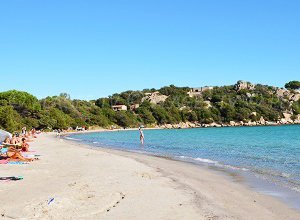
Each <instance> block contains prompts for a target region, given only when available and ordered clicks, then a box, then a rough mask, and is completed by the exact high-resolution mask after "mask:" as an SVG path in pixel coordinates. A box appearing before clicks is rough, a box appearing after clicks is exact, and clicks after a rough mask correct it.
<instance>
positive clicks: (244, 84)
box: [235, 80, 255, 91]
mask: <svg viewBox="0 0 300 220" xmlns="http://www.w3.org/2000/svg"><path fill="white" fill-rule="evenodd" d="M235 89H236V90H237V91H240V90H242V89H249V90H254V89H255V85H254V84H252V83H250V82H246V81H241V80H240V81H238V82H237V83H236V84H235Z"/></svg>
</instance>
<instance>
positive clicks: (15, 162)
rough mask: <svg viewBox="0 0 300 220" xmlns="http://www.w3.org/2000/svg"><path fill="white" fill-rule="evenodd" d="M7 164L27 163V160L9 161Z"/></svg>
mask: <svg viewBox="0 0 300 220" xmlns="http://www.w3.org/2000/svg"><path fill="white" fill-rule="evenodd" d="M7 164H28V162H23V161H9V162H8V163H7Z"/></svg>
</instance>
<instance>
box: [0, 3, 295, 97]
mask: <svg viewBox="0 0 300 220" xmlns="http://www.w3.org/2000/svg"><path fill="white" fill-rule="evenodd" d="M299 11H300V1H296V0H295V1H293V0H289V1H284V0H280V1H279V0H264V1H261V0H248V1H247V0H244V1H241V0H226V1H224V0H218V1H217V0H206V1H204V0H203V1H202V0H195V1H189V0H181V1H179V0H144V1H143V0H137V1H134V0H132V1H129V0H119V1H116V0H115V1H114V0H109V1H108V0H106V1H100V0H99V1H91V0H84V1H83V0H81V1H76V0H72V1H67V0H64V1H58V0H57V1H55V0H51V1H50V0H49V1H46V0H45V1H40V0H35V1H32V0H26V1H25V0H3V1H1V6H0V27H1V28H0V75H1V76H2V79H3V77H7V78H6V79H5V80H3V81H2V82H1V87H0V90H1V91H5V90H8V89H18V90H23V91H27V92H30V93H32V94H34V95H35V96H37V97H38V98H42V97H45V96H48V95H57V94H59V93H61V92H67V93H69V94H70V95H71V97H72V98H80V99H94V98H98V97H103V96H108V95H110V94H112V93H115V92H121V91H125V90H129V89H132V90H138V89H143V88H153V87H154V88H159V87H161V86H165V85H170V84H175V85H178V86H191V87H193V86H204V85H225V84H226V85H229V84H234V83H235V82H236V81H237V80H239V79H243V80H248V81H251V82H254V83H262V84H269V85H276V86H279V87H282V86H283V85H284V84H285V83H286V82H287V81H290V80H300V28H299V27H300V13H299Z"/></svg>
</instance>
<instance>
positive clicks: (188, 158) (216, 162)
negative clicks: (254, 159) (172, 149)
mask: <svg viewBox="0 0 300 220" xmlns="http://www.w3.org/2000/svg"><path fill="white" fill-rule="evenodd" d="M177 158H181V159H184V160H192V161H198V162H201V163H205V164H212V165H214V166H217V167H222V168H229V169H232V170H242V171H248V170H249V169H247V168H243V167H235V166H231V165H227V164H221V163H220V162H219V161H215V160H210V159H207V158H201V157H197V158H194V157H187V156H179V157H177Z"/></svg>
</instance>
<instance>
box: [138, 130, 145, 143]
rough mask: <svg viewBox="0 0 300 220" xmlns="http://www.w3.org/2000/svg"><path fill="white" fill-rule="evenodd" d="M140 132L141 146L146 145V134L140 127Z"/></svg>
mask: <svg viewBox="0 0 300 220" xmlns="http://www.w3.org/2000/svg"><path fill="white" fill-rule="evenodd" d="M139 131H140V141H141V144H144V140H145V136H144V133H143V130H142V128H141V127H139Z"/></svg>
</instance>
